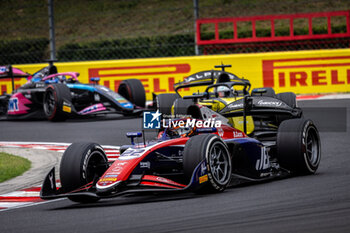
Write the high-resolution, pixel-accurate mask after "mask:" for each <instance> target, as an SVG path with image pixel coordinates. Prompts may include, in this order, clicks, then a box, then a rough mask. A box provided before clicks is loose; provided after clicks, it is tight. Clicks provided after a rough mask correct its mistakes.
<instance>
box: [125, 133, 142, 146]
mask: <svg viewBox="0 0 350 233" xmlns="http://www.w3.org/2000/svg"><path fill="white" fill-rule="evenodd" d="M126 137H128V138H130V140H131V145H135V143H134V138H140V137H142V132H128V133H126Z"/></svg>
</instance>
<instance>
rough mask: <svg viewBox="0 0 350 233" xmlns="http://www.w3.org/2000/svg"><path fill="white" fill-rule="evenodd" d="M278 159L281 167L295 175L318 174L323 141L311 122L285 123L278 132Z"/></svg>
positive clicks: (304, 120) (302, 119)
mask: <svg viewBox="0 0 350 233" xmlns="http://www.w3.org/2000/svg"><path fill="white" fill-rule="evenodd" d="M277 159H278V161H279V164H280V165H281V167H283V168H286V169H288V170H290V171H291V172H292V173H294V174H299V175H306V174H313V173H315V172H316V170H317V168H318V165H319V164H320V160H321V141H320V136H319V133H318V130H317V128H316V126H315V125H314V123H313V122H312V121H311V120H306V119H304V118H300V119H291V120H285V121H283V122H282V123H281V124H280V126H279V128H278V132H277Z"/></svg>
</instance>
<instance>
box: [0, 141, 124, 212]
mask: <svg viewBox="0 0 350 233" xmlns="http://www.w3.org/2000/svg"><path fill="white" fill-rule="evenodd" d="M69 145H70V144H69V143H42V142H4V141H2V142H0V147H13V148H29V149H42V150H52V151H57V152H64V151H65V150H66V149H67V147H68V146H69ZM102 147H103V149H104V150H105V152H106V155H107V158H108V161H109V162H113V161H114V160H116V159H117V158H118V157H119V147H118V146H108V145H103V146H102ZM60 185H61V184H60V182H59V180H57V181H56V186H57V187H60ZM40 190H41V186H35V187H29V188H25V189H22V190H18V191H14V192H10V193H6V194H2V195H0V211H4V210H9V209H12V208H19V207H25V206H31V205H35V204H39V203H44V202H46V201H45V200H42V199H41V198H40Z"/></svg>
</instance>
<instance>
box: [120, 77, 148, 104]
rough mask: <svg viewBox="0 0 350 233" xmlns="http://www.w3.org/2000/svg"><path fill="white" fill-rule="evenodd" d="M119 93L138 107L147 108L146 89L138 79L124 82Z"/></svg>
mask: <svg viewBox="0 0 350 233" xmlns="http://www.w3.org/2000/svg"><path fill="white" fill-rule="evenodd" d="M118 93H119V94H120V95H122V96H123V97H124V98H126V99H127V100H129V101H130V102H132V103H133V104H135V105H136V106H139V107H142V108H144V107H145V106H146V92H145V88H144V87H143V85H142V82H141V81H140V80H138V79H126V80H123V81H122V82H121V83H120V85H119V88H118Z"/></svg>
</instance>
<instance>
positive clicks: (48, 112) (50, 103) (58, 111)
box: [43, 83, 72, 121]
mask: <svg viewBox="0 0 350 233" xmlns="http://www.w3.org/2000/svg"><path fill="white" fill-rule="evenodd" d="M71 103H72V96H71V93H70V90H69V88H68V87H67V86H66V85H64V84H62V83H57V84H51V85H49V86H48V87H47V88H46V90H45V93H44V101H43V108H44V114H45V116H46V118H47V119H48V120H50V121H65V120H66V119H67V118H68V116H69V114H70V113H71V111H72V106H71Z"/></svg>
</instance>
